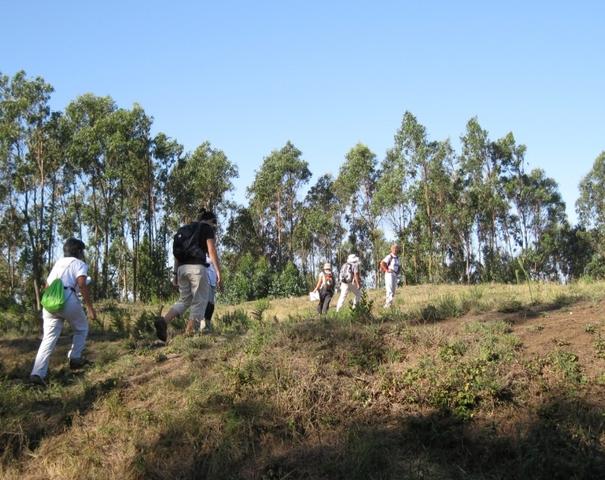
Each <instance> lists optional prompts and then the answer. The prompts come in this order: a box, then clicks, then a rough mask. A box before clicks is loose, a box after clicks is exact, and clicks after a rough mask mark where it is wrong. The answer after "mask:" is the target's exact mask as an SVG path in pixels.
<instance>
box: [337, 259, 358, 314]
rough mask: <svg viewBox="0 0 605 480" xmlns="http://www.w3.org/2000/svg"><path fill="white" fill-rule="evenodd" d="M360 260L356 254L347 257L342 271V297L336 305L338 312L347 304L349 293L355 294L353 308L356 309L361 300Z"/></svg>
mask: <svg viewBox="0 0 605 480" xmlns="http://www.w3.org/2000/svg"><path fill="white" fill-rule="evenodd" d="M359 267H360V263H359V258H358V257H357V255H355V254H353V253H352V254H350V255H349V256H348V257H347V262H346V263H345V264H344V265H343V266H342V267H341V269H340V297H338V302H337V303H336V311H337V312H338V311H339V310H340V309H341V308H342V306H343V305H344V303H345V300H346V298H347V295H348V293H349V291H351V292H353V294H354V295H355V298H354V299H353V307H356V306H357V304H358V303H359V300H360V299H361V276H360V275H359Z"/></svg>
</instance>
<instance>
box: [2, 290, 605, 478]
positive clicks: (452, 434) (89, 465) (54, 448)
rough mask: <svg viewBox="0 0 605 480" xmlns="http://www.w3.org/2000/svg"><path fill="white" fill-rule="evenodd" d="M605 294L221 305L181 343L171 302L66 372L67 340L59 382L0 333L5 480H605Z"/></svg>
mask: <svg viewBox="0 0 605 480" xmlns="http://www.w3.org/2000/svg"><path fill="white" fill-rule="evenodd" d="M604 287H605V284H604V283H580V284H574V285H569V286H558V285H537V284H536V285H531V286H527V285H525V286H503V285H486V286H474V287H463V286H419V287H406V288H402V289H400V290H399V291H398V297H397V302H396V306H395V308H394V309H391V310H389V311H384V310H382V309H381V308H380V307H379V305H380V304H381V302H382V300H383V292H382V291H371V292H369V293H368V296H367V298H366V301H365V302H364V303H363V305H361V306H360V308H358V309H357V310H356V311H354V312H350V311H349V310H348V309H347V311H346V312H344V313H343V312H341V314H340V315H336V314H335V313H334V312H331V314H330V315H328V317H327V318H325V319H319V318H317V316H316V315H315V313H314V304H311V303H310V302H308V301H307V300H306V299H304V298H293V299H285V300H271V301H269V302H266V301H261V302H252V303H249V304H244V305H239V306H235V307H225V306H220V307H219V308H218V309H217V313H216V314H215V315H216V317H215V318H216V322H215V325H216V329H215V333H214V334H212V335H208V336H203V337H199V336H198V337H184V336H183V335H180V334H179V332H178V331H177V330H175V329H172V330H171V332H170V333H171V339H170V341H169V343H168V345H166V346H159V345H158V344H157V342H155V341H154V337H153V331H152V330H153V329H152V327H151V320H152V317H153V311H154V310H157V308H156V307H154V306H145V307H143V306H138V307H136V308H135V307H127V306H119V305H105V306H104V307H103V308H102V310H103V312H102V314H101V315H100V318H101V322H100V323H99V324H98V325H95V328H94V329H93V332H92V334H91V337H90V340H89V344H88V356H89V357H90V358H91V359H92V360H93V361H94V362H95V363H94V366H93V367H91V368H89V369H88V370H86V371H84V372H81V373H76V374H74V373H73V372H71V371H69V370H68V369H67V368H66V362H65V353H66V351H67V349H68V348H69V340H70V339H69V336H67V335H66V336H64V337H62V339H61V341H60V345H59V347H58V349H57V351H56V352H55V355H54V356H53V359H52V362H51V378H50V386H49V388H47V389H45V390H41V389H38V388H33V387H30V386H29V385H27V384H26V383H25V379H26V378H27V376H28V374H29V370H30V368H31V363H32V361H33V357H34V355H35V351H36V349H37V346H38V340H37V339H36V338H35V337H34V336H30V337H22V336H21V337H18V336H5V337H0V382H1V385H0V477H1V478H7V479H71V478H73V479H76V478H77V479H81V478H87V479H107V478H115V479H176V478H183V479H188V478H211V479H259V480H260V479H263V480H273V479H286V478H287V479H303V478H305V479H315V478H319V479H387V478H397V479H399V478H410V479H421V478H422V479H451V478H454V479H456V478H460V479H466V478H471V479H500V478H519V479H521V478H523V479H525V478H532V479H541V478H544V479H546V478H548V479H551V478H562V479H563V478H565V479H568V478H578V479H580V478H582V479H583V478H586V479H589V478H590V479H594V478H603V477H604V473H605V303H604V302H603V299H604V296H605V293H604V292H605V289H604ZM333 304H335V301H333ZM176 327H177V328H179V327H180V328H182V325H178V324H177V325H176ZM66 333H68V332H66Z"/></svg>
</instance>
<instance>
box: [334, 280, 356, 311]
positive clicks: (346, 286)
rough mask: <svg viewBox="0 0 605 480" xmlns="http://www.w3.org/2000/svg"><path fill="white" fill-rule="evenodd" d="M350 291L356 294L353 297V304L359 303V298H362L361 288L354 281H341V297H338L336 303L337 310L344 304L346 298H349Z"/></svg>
mask: <svg viewBox="0 0 605 480" xmlns="http://www.w3.org/2000/svg"><path fill="white" fill-rule="evenodd" d="M349 291H351V292H353V293H354V294H355V298H354V299H353V306H356V305H357V303H359V299H360V298H361V290H359V288H357V285H355V284H354V283H341V284H340V297H338V302H337V303H336V311H337V312H338V311H339V310H340V308H341V307H342V306H343V305H344V303H345V299H346V298H347V294H348V293H349Z"/></svg>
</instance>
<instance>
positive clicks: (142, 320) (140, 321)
mask: <svg viewBox="0 0 605 480" xmlns="http://www.w3.org/2000/svg"><path fill="white" fill-rule="evenodd" d="M156 317H157V315H155V314H153V313H151V312H143V313H141V314H140V315H139V316H138V318H137V319H136V320H135V321H134V322H133V323H132V325H130V336H131V337H132V338H135V339H137V340H139V339H143V338H147V337H149V336H151V335H154V334H155V328H154V326H153V321H154V320H155V318H156Z"/></svg>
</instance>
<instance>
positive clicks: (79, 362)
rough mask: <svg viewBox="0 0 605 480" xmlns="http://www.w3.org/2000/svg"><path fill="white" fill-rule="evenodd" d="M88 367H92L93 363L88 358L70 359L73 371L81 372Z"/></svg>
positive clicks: (70, 366)
mask: <svg viewBox="0 0 605 480" xmlns="http://www.w3.org/2000/svg"><path fill="white" fill-rule="evenodd" d="M87 365H92V362H91V361H90V360H88V359H86V358H83V357H80V358H70V359H69V368H70V369H71V370H79V369H81V368H84V367H85V366H87Z"/></svg>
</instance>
